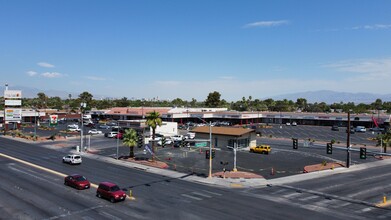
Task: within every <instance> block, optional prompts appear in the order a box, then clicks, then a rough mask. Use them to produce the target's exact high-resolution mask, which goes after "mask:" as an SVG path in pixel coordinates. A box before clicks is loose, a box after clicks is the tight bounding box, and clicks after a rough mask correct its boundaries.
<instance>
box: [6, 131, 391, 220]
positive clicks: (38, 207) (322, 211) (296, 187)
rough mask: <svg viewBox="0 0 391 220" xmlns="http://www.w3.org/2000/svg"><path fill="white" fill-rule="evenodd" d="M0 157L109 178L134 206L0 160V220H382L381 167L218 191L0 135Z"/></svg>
mask: <svg viewBox="0 0 391 220" xmlns="http://www.w3.org/2000/svg"><path fill="white" fill-rule="evenodd" d="M0 143H1V146H0V153H2V154H7V155H10V156H13V157H17V158H19V159H22V160H25V161H28V162H30V163H34V164H37V165H40V166H43V167H46V168H48V169H50V170H55V171H57V172H61V173H64V174H70V173H80V174H83V175H85V176H86V177H87V178H88V179H89V180H90V181H91V182H93V183H95V184H96V183H99V182H100V181H113V182H115V183H117V184H119V185H120V186H121V187H122V188H127V189H132V190H133V195H134V196H135V197H136V201H128V200H127V201H125V202H119V203H115V204H111V203H110V202H109V201H106V200H102V199H98V198H96V197H95V191H94V189H93V188H92V189H88V190H84V191H77V190H75V189H72V188H68V187H66V186H64V185H63V179H62V177H61V176H59V175H56V174H52V173H50V172H46V171H42V170H38V169H36V168H34V167H31V166H27V165H23V164H21V163H19V162H16V161H14V160H10V159H7V158H4V157H2V156H1V157H0V163H1V164H2V166H0V169H1V171H0V177H1V179H2V181H1V182H0V193H1V195H2V196H1V197H0V215H1V216H2V218H4V219H61V218H63V219H130V218H134V219H157V218H159V219H287V218H288V219H305V218H308V217H309V216H311V219H374V218H377V219H382V218H385V219H386V218H388V217H389V216H391V211H390V210H389V209H380V208H375V207H373V205H372V203H376V202H378V201H380V200H381V199H382V198H381V197H382V195H383V193H390V191H391V189H390V185H389V184H386V183H387V182H388V179H389V177H390V174H388V172H387V170H388V166H381V167H376V168H371V169H366V170H359V171H355V172H349V173H345V174H343V173H341V174H339V175H334V176H328V177H325V178H314V179H312V180H309V181H306V182H297V183H292V184H285V185H273V186H272V187H266V188H264V187H261V188H254V189H221V188H215V187H211V186H207V185H200V184H196V183H192V182H187V181H182V180H181V179H180V178H178V179H172V178H169V177H164V176H160V175H155V174H150V173H145V172H142V171H139V170H136V169H129V168H127V167H123V166H117V165H114V164H110V163H106V162H104V161H96V160H91V159H88V158H84V161H83V164H82V165H80V166H71V165H68V164H63V163H61V157H62V156H63V154H64V152H63V151H56V150H52V149H48V148H43V147H40V146H37V145H36V144H35V145H34V144H27V143H21V142H16V141H13V140H10V139H4V138H0Z"/></svg>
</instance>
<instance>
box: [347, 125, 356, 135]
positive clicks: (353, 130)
mask: <svg viewBox="0 0 391 220" xmlns="http://www.w3.org/2000/svg"><path fill="white" fill-rule="evenodd" d="M346 133H348V129H347V128H346ZM350 133H351V134H354V133H356V131H355V129H354V127H353V126H351V127H350Z"/></svg>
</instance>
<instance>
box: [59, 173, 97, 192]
mask: <svg viewBox="0 0 391 220" xmlns="http://www.w3.org/2000/svg"><path fill="white" fill-rule="evenodd" d="M64 184H65V185H66V186H71V187H74V188H76V189H89V188H90V187H91V183H90V181H88V180H87V178H85V177H84V176H82V175H79V174H72V175H69V176H66V177H65V178H64Z"/></svg>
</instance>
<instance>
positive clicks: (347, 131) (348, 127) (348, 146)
mask: <svg viewBox="0 0 391 220" xmlns="http://www.w3.org/2000/svg"><path fill="white" fill-rule="evenodd" d="M346 133H347V140H346V168H349V167H350V110H349V111H348V126H347V129H346Z"/></svg>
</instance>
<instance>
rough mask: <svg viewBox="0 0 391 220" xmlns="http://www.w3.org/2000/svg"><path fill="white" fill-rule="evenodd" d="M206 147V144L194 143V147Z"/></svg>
mask: <svg viewBox="0 0 391 220" xmlns="http://www.w3.org/2000/svg"><path fill="white" fill-rule="evenodd" d="M207 145H208V143H207V142H198V143H195V147H206V146H207Z"/></svg>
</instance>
